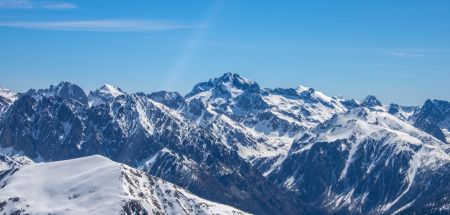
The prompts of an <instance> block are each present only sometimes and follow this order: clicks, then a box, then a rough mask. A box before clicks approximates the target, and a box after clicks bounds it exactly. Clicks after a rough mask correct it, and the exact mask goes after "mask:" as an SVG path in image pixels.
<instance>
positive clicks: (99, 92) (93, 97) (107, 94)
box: [88, 84, 125, 106]
mask: <svg viewBox="0 0 450 215" xmlns="http://www.w3.org/2000/svg"><path fill="white" fill-rule="evenodd" d="M124 94H125V92H123V91H122V89H120V88H119V87H116V86H113V85H109V84H105V85H103V86H102V87H100V88H98V89H96V90H95V91H93V92H91V93H89V96H88V99H89V106H97V105H101V104H105V103H108V101H110V100H113V99H114V98H116V97H117V96H121V95H124Z"/></svg>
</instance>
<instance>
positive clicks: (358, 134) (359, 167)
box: [268, 107, 450, 214]
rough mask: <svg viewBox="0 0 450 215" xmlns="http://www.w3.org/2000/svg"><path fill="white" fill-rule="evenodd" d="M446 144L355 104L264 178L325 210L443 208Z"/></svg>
mask: <svg viewBox="0 0 450 215" xmlns="http://www.w3.org/2000/svg"><path fill="white" fill-rule="evenodd" d="M449 151H450V147H449V146H448V145H447V144H445V143H443V142H441V141H439V140H438V139H436V138H434V137H432V136H431V135H428V134H427V133H425V132H423V131H421V130H419V129H417V128H415V127H414V126H412V125H411V124H408V123H407V122H405V121H403V120H401V119H399V118H397V117H395V116H393V115H391V114H389V113H386V112H382V111H377V110H373V109H370V108H366V107H362V108H355V109H353V110H351V111H349V112H347V113H344V114H339V115H336V116H334V117H333V118H331V119H330V120H328V121H326V122H324V123H323V124H321V125H319V126H317V127H316V128H314V129H313V130H311V132H310V133H309V134H306V135H305V136H303V137H302V138H300V139H299V140H298V141H296V142H295V143H294V144H293V145H292V148H291V149H290V151H289V154H288V156H287V157H286V158H285V160H284V161H283V163H282V164H280V165H279V167H278V168H277V169H275V170H274V171H273V172H272V173H271V174H270V175H269V176H268V178H269V179H271V180H272V181H273V182H275V183H276V184H280V185H281V186H283V187H285V188H286V189H289V190H294V191H296V192H297V193H299V194H300V196H302V197H301V198H302V199H304V200H305V201H307V202H311V203H314V204H319V205H321V206H320V207H323V208H326V209H327V210H329V211H330V213H335V212H339V213H357V214H392V213H399V212H402V211H404V210H408V209H410V210H412V211H419V208H420V210H423V212H424V213H432V212H434V211H439V210H442V211H445V212H449V210H448V206H450V202H449V201H448V200H445V199H447V198H449V194H448V193H449V191H450V186H449V184H448V183H447V179H446V178H447V177H448V175H450V172H449V171H450V155H449V154H448V152H449ZM418 194H420V195H418ZM437 196H439V197H437ZM434 198H442V199H443V200H442V201H441V202H439V203H438V202H436V200H435V199H434ZM431 203H433V204H432V205H430V204H431Z"/></svg>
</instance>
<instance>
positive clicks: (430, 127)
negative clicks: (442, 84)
mask: <svg viewBox="0 0 450 215" xmlns="http://www.w3.org/2000/svg"><path fill="white" fill-rule="evenodd" d="M412 118H413V121H414V126H416V127H418V128H420V129H422V130H423V131H425V132H427V133H429V134H431V135H433V136H435V137H436V138H438V139H439V140H442V141H444V142H450V132H449V131H450V102H448V101H441V100H430V99H428V100H427V101H425V103H424V105H423V106H422V108H421V109H420V111H418V112H417V113H416V114H414V115H413V117H412Z"/></svg>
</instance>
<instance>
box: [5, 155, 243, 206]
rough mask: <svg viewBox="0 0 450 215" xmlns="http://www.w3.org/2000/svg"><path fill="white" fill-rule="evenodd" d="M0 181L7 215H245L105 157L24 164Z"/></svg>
mask: <svg viewBox="0 0 450 215" xmlns="http://www.w3.org/2000/svg"><path fill="white" fill-rule="evenodd" d="M3 172H5V171H3ZM3 172H2V171H0V175H2V173H3ZM0 177H1V176H0ZM0 179H1V181H0V185H1V186H0V187H2V188H1V189H0V211H1V212H2V213H6V214H12V213H14V212H16V213H18V212H17V211H20V212H21V213H28V214H135V213H138V214H143V213H144V212H145V213H147V214H157V213H159V214H246V213H244V212H242V211H239V210H237V209H234V208H232V207H229V206H225V205H221V204H217V203H214V202H211V201H208V200H204V199H201V198H199V197H196V196H194V195H193V194H191V193H189V192H188V191H185V190H183V189H181V188H179V187H177V186H176V185H173V184H171V183H168V182H166V181H163V180H161V179H159V178H156V177H152V176H149V175H146V174H145V173H143V172H141V171H139V170H136V169H133V168H131V167H129V166H126V165H123V164H119V163H116V162H113V161H111V160H109V159H107V158H105V157H102V156H90V157H84V158H78V159H73V160H66V161H57V162H49V163H39V164H29V165H24V166H21V167H18V168H17V169H16V170H14V171H13V173H12V174H11V175H10V176H6V177H4V178H0Z"/></svg>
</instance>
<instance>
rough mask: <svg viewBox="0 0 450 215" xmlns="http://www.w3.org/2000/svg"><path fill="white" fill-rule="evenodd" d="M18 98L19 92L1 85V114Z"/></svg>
mask: <svg viewBox="0 0 450 215" xmlns="http://www.w3.org/2000/svg"><path fill="white" fill-rule="evenodd" d="M16 100H17V93H15V92H13V91H11V90H9V89H6V88H3V87H1V86H0V115H1V114H2V113H3V112H5V111H6V108H7V107H8V106H9V105H11V104H12V103H13V102H14V101H16Z"/></svg>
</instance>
